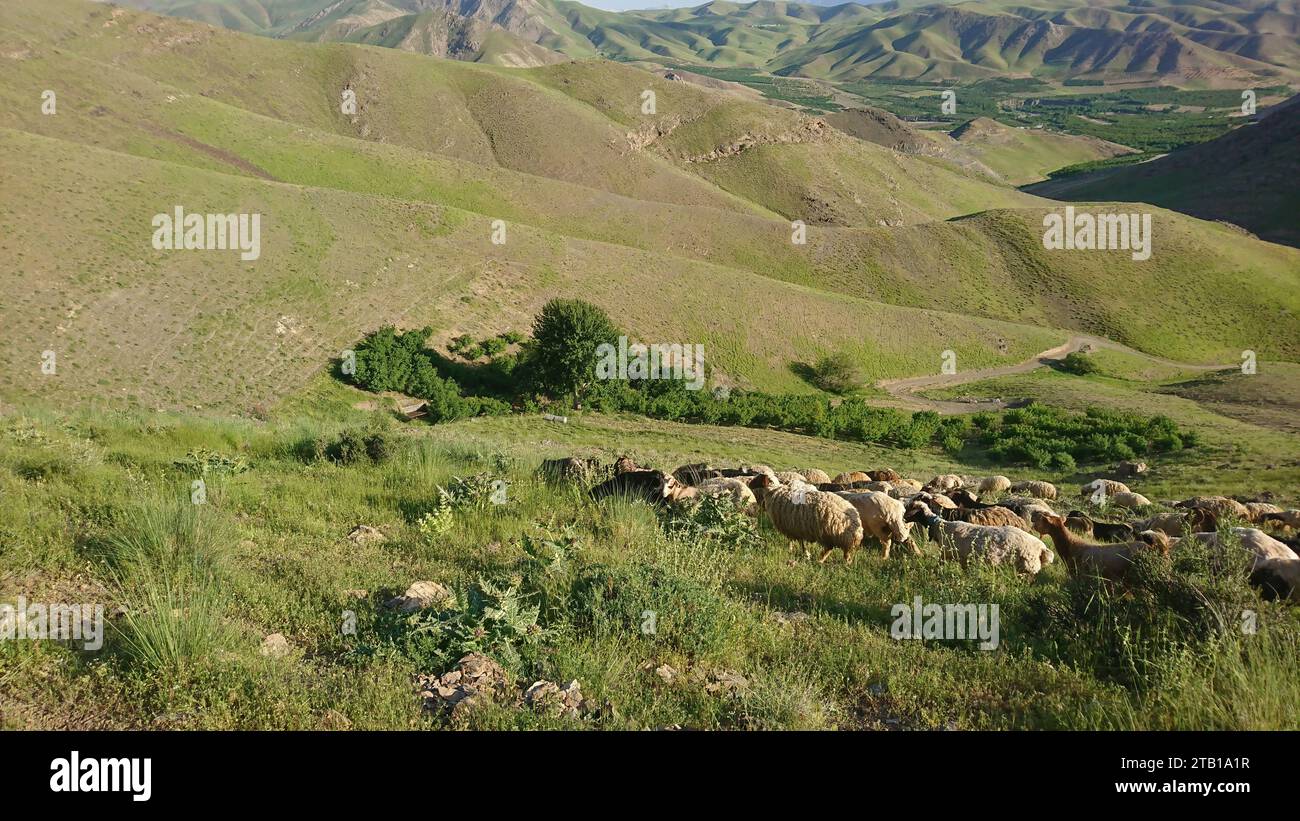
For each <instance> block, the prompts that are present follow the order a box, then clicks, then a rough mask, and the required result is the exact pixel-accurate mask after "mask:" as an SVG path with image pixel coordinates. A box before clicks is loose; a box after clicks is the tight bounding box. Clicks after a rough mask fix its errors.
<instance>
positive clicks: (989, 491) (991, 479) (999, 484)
mask: <svg viewBox="0 0 1300 821" xmlns="http://www.w3.org/2000/svg"><path fill="white" fill-rule="evenodd" d="M1010 489H1011V480H1010V479H1008V478H1007V477H1005V476H986V477H984V478H983V479H980V480H979V484H977V485H976V486H975V490H976V492H977V493H978V494H979V495H980V496H985V495H993V496H996V495H997V494H999V493H1006V492H1007V491H1008V490H1010Z"/></svg>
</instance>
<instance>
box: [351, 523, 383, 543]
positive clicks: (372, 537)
mask: <svg viewBox="0 0 1300 821" xmlns="http://www.w3.org/2000/svg"><path fill="white" fill-rule="evenodd" d="M387 539H388V537H387V536H385V535H384V534H383V533H380V532H379V528H377V527H371V526H370V525H357V526H356V527H354V528H353V529H352V532H351V533H349V534H348V540H349V541H351V542H352V543H353V544H369V543H370V542H382V541H385V540H387Z"/></svg>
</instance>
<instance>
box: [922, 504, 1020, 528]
mask: <svg viewBox="0 0 1300 821" xmlns="http://www.w3.org/2000/svg"><path fill="white" fill-rule="evenodd" d="M939 515H940V516H942V517H943V518H944V519H946V520H947V521H949V522H969V523H970V524H973V525H985V526H988V527H1016V528H1019V529H1021V530H1023V531H1025V532H1026V533H1030V534H1032V533H1033V531H1032V530H1031V529H1030V528H1029V524H1028V523H1027V522H1026V521H1025V520H1024V519H1022V518H1020V517H1019V516H1017V515H1016V514H1015V513H1014V512H1012V511H1011V510H1008V509H1007V508H1005V507H1001V506H1000V505H991V506H989V507H981V508H957V509H956V510H942V511H940V512H939Z"/></svg>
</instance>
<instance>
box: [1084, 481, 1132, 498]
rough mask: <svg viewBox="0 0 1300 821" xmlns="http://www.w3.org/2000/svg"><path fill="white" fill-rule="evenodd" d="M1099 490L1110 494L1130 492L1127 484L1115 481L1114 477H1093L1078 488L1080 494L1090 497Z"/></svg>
mask: <svg viewBox="0 0 1300 821" xmlns="http://www.w3.org/2000/svg"><path fill="white" fill-rule="evenodd" d="M1098 490H1100V491H1101V492H1102V493H1103V494H1104V495H1106V496H1110V495H1113V494H1115V493H1132V491H1131V490H1129V488H1128V485H1126V484H1124V483H1123V482H1116V481H1115V480H1114V479H1093V480H1092V481H1091V482H1089V483H1088V484H1086V485H1084V486H1083V487H1081V488H1079V495H1080V496H1088V497H1091V496H1093V495H1095V494H1096V493H1097V491H1098Z"/></svg>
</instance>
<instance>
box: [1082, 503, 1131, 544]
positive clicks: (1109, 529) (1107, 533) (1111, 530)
mask: <svg viewBox="0 0 1300 821" xmlns="http://www.w3.org/2000/svg"><path fill="white" fill-rule="evenodd" d="M1065 526H1066V527H1068V528H1070V529H1071V530H1073V531H1075V532H1076V533H1081V534H1083V535H1084V536H1093V537H1095V538H1098V539H1101V540H1102V541H1105V542H1117V541H1126V542H1127V541H1131V540H1132V539H1133V525H1130V524H1124V523H1123V522H1119V523H1112V522H1098V521H1094V520H1093V518H1092V517H1091V516H1089V515H1088V514H1086V513H1083V512H1082V511H1079V510H1071V511H1070V512H1069V514H1068V515H1067V516H1066V517H1065ZM1142 529H1143V530H1146V529H1147V528H1142Z"/></svg>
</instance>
